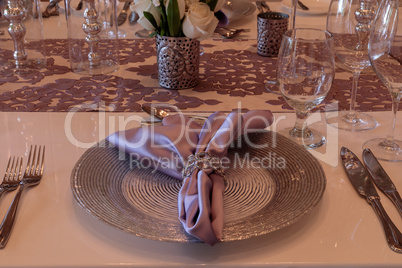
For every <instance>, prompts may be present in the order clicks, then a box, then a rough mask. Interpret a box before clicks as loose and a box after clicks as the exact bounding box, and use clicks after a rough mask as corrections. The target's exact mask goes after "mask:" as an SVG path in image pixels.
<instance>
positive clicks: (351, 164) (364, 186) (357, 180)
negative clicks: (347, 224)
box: [341, 147, 402, 253]
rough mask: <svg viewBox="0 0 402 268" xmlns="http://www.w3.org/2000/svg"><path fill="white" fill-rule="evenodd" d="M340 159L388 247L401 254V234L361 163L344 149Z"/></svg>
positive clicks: (350, 152)
mask: <svg viewBox="0 0 402 268" xmlns="http://www.w3.org/2000/svg"><path fill="white" fill-rule="evenodd" d="M341 159H342V163H343V167H344V168H345V171H346V173H347V175H348V177H349V179H350V181H351V183H352V185H353V186H354V188H355V189H356V191H357V192H358V193H359V194H360V195H361V196H363V197H365V198H366V200H367V202H368V203H369V204H370V205H371V206H372V208H373V209H374V211H375V213H376V214H377V217H378V219H379V220H380V222H381V223H382V226H383V228H384V232H385V237H386V240H387V242H388V245H389V247H390V248H391V249H392V250H393V251H395V252H397V253H402V234H401V232H400V231H399V230H398V228H397V227H396V226H395V224H394V223H393V222H392V220H391V219H390V218H389V216H388V214H387V213H386V211H385V209H384V207H383V206H382V204H381V201H380V196H379V195H378V193H377V191H376V189H375V187H374V184H373V182H372V180H371V177H370V174H369V173H368V171H367V170H366V168H365V167H364V166H363V163H362V162H360V160H359V158H358V157H357V156H356V155H355V154H354V153H353V152H352V151H350V150H349V149H348V148H346V147H342V149H341Z"/></svg>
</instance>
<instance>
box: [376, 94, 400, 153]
mask: <svg viewBox="0 0 402 268" xmlns="http://www.w3.org/2000/svg"><path fill="white" fill-rule="evenodd" d="M391 95H392V115H393V119H392V126H391V131H390V133H389V134H388V135H387V138H386V139H385V140H384V141H383V142H381V146H385V147H387V149H391V150H392V149H396V148H395V142H394V134H395V124H396V113H397V112H398V108H399V102H400V100H401V96H400V94H397V96H394V94H393V93H391Z"/></svg>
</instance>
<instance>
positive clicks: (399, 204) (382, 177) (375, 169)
mask: <svg viewBox="0 0 402 268" xmlns="http://www.w3.org/2000/svg"><path fill="white" fill-rule="evenodd" d="M363 161H364V164H365V165H366V167H367V170H368V171H369V173H370V175H371V177H372V178H373V181H374V183H375V185H377V187H378V188H379V189H380V190H381V191H382V192H383V193H384V194H385V195H386V196H387V197H388V198H389V199H390V200H391V201H392V202H393V203H394V205H395V206H396V208H397V209H398V212H399V214H400V215H401V216H402V199H401V196H400V195H399V193H398V190H397V189H396V187H395V185H394V183H393V182H392V180H391V178H390V177H389V176H388V174H387V173H386V172H385V170H384V169H383V167H382V166H381V164H380V163H379V162H378V160H377V158H376V157H375V156H374V154H373V153H372V152H371V150H370V149H365V150H364V151H363Z"/></svg>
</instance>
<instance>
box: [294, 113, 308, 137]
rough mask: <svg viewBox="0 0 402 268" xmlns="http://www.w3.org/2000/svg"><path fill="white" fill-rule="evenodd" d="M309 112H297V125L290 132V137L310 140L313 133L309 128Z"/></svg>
mask: <svg viewBox="0 0 402 268" xmlns="http://www.w3.org/2000/svg"><path fill="white" fill-rule="evenodd" d="M307 117H308V112H299V111H296V123H295V126H294V127H293V129H291V130H290V131H289V134H290V136H293V137H295V138H304V139H306V138H308V137H310V136H311V131H310V130H309V129H308V127H307V123H306V121H307Z"/></svg>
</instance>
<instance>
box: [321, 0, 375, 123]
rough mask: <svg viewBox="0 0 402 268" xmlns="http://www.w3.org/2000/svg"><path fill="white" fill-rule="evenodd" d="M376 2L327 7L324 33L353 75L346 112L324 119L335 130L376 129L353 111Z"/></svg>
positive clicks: (337, 2)
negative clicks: (331, 39)
mask: <svg viewBox="0 0 402 268" xmlns="http://www.w3.org/2000/svg"><path fill="white" fill-rule="evenodd" d="M376 1H377V0H332V1H331V3H330V6H329V10H328V15H327V31H328V32H330V33H331V34H332V35H333V37H334V44H335V53H336V55H337V56H338V58H339V59H340V60H341V62H342V63H343V64H344V65H346V66H347V67H349V68H350V69H351V70H352V73H353V84H352V92H351V100H350V108H349V110H348V111H340V112H330V113H328V116H327V123H328V124H330V125H331V126H333V127H336V128H339V129H344V130H350V131H361V130H369V129H373V128H375V127H376V125H377V122H376V120H375V119H374V118H373V117H372V116H370V115H368V114H365V113H361V112H357V111H355V106H356V93H357V88H358V80H359V75H360V73H361V72H362V71H363V70H364V69H365V68H367V67H369V66H370V61H369V58H368V54H367V42H368V35H369V33H370V23H371V21H372V20H373V19H374V16H375V10H376Z"/></svg>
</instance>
